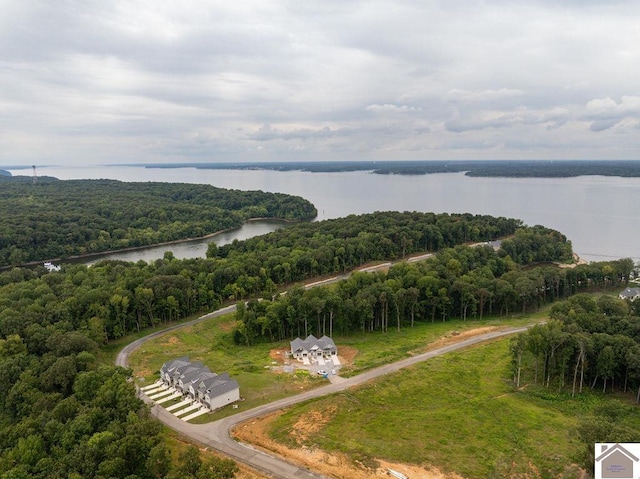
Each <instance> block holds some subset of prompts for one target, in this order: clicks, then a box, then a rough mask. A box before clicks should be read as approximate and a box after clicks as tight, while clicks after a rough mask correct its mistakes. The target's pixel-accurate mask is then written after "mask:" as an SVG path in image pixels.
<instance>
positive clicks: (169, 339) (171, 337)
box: [161, 334, 182, 346]
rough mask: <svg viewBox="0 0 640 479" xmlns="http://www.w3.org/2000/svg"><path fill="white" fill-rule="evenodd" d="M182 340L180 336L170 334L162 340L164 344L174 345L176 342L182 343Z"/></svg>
mask: <svg viewBox="0 0 640 479" xmlns="http://www.w3.org/2000/svg"><path fill="white" fill-rule="evenodd" d="M181 342H182V341H180V339H179V338H178V336H174V335H172V334H171V335H168V336H166V337H165V339H164V341H162V343H161V344H162V346H172V345H175V344H180V343H181Z"/></svg>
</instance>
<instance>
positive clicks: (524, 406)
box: [271, 340, 581, 478]
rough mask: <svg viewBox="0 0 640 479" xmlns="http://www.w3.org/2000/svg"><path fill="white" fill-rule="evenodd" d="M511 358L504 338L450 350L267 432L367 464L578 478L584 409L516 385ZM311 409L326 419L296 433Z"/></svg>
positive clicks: (290, 416)
mask: <svg viewBox="0 0 640 479" xmlns="http://www.w3.org/2000/svg"><path fill="white" fill-rule="evenodd" d="M509 362H510V357H509V352H508V340H499V341H494V342H492V343H489V344H485V345H481V346H476V347H473V348H469V349H466V350H465V351H461V352H456V353H450V354H447V355H445V356H441V357H438V358H435V359H432V360H429V361H427V362H425V363H422V364H420V365H417V366H415V367H412V368H409V369H405V370H402V371H401V372H399V373H397V374H393V375H389V376H386V377H384V379H381V380H378V381H375V382H372V383H369V384H367V385H365V386H363V387H360V388H358V389H356V390H349V391H346V392H343V393H340V394H336V395H334V396H331V397H328V398H325V399H322V400H319V401H315V402H312V403H307V404H304V405H300V406H297V407H293V408H291V409H290V410H288V411H287V412H286V413H285V414H284V415H283V416H281V417H279V418H278V419H277V421H276V422H275V423H274V424H273V427H272V431H271V434H272V436H273V437H274V438H275V439H276V440H278V441H282V442H284V443H288V444H290V445H302V444H304V445H306V446H309V447H319V448H321V449H324V450H326V451H329V452H331V451H339V452H342V453H345V454H347V455H348V456H349V457H351V458H353V459H354V460H358V461H360V462H362V463H364V464H367V463H371V462H372V461H374V460H375V459H376V458H378V459H387V460H391V461H398V462H405V463H413V464H417V465H420V464H429V465H433V466H437V467H438V468H440V469H441V470H443V471H446V472H456V473H458V474H461V475H462V476H464V477H466V478H487V477H549V478H552V477H553V478H558V477H578V474H577V468H576V467H575V466H573V465H572V463H573V458H574V457H576V454H577V452H578V448H579V447H580V445H579V443H578V442H577V441H576V440H575V439H574V432H575V431H574V428H575V426H576V424H577V419H578V416H579V415H580V414H581V411H580V410H575V411H573V412H571V408H568V407H566V405H565V406H563V407H562V408H556V407H555V405H554V403H553V402H552V401H551V402H549V401H545V400H543V399H540V397H539V396H537V397H534V396H531V395H529V394H528V393H527V392H517V391H515V390H514V389H513V387H512V384H511V381H510V380H509V378H510V371H509ZM561 409H564V411H562V410H561ZM314 411H321V412H322V413H323V414H324V415H325V418H326V419H328V420H327V421H326V422H325V421H323V424H319V425H318V430H317V431H315V432H314V433H313V434H311V435H309V437H307V438H305V439H304V440H302V441H300V440H299V439H296V437H297V436H296V434H295V424H296V422H297V421H299V420H300V418H301V417H303V418H304V417H305V416H306V415H307V414H308V415H309V416H308V417H309V418H312V417H314V415H313V414H312V413H313V412H314Z"/></svg>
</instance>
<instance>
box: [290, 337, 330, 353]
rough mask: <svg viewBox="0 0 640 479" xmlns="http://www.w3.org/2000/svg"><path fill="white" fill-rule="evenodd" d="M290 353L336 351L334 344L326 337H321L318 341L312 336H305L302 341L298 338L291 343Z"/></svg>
mask: <svg viewBox="0 0 640 479" xmlns="http://www.w3.org/2000/svg"><path fill="white" fill-rule="evenodd" d="M290 344H291V351H294V352H295V351H312V350H314V349H321V350H323V351H330V350H331V349H336V343H334V342H333V339H331V338H330V337H328V336H322V337H321V338H320V339H318V338H316V337H315V336H314V335H313V334H310V335H309V336H307V339H305V340H304V341H303V340H302V339H300V338H296V339H294V340H293V341H291V343H290Z"/></svg>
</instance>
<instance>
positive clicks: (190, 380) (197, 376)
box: [160, 357, 240, 411]
mask: <svg viewBox="0 0 640 479" xmlns="http://www.w3.org/2000/svg"><path fill="white" fill-rule="evenodd" d="M160 378H161V379H162V382H163V383H165V384H166V385H167V386H171V387H174V388H175V389H176V390H177V391H179V392H181V393H182V395H183V396H188V397H190V398H191V399H193V400H195V401H198V402H200V403H201V404H203V405H205V406H207V407H208V408H209V409H210V410H212V411H213V410H214V409H218V408H221V407H222V406H226V405H227V404H231V403H233V402H236V401H239V400H240V385H239V384H238V381H236V380H235V379H231V378H230V377H229V374H228V373H222V374H216V373H214V372H212V371H211V370H209V368H208V367H207V366H205V365H204V364H202V363H200V362H194V363H192V362H191V361H189V358H187V357H182V358H178V359H172V360H171V361H167V362H166V363H164V364H163V365H162V367H161V368H160Z"/></svg>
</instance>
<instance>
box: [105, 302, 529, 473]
mask: <svg viewBox="0 0 640 479" xmlns="http://www.w3.org/2000/svg"><path fill="white" fill-rule="evenodd" d="M234 310H235V306H228V307H226V308H223V309H220V310H218V311H215V312H213V313H210V314H207V315H205V316H202V317H200V318H198V319H196V320H194V321H190V322H187V323H183V324H179V325H175V326H172V327H170V328H167V329H165V330H163V331H158V332H155V333H153V334H150V335H148V336H145V337H144V338H140V339H138V340H136V341H134V342H133V343H131V344H129V345H128V346H126V347H125V348H124V349H123V350H122V351H120V353H119V354H118V357H117V359H116V364H117V365H119V366H124V367H126V366H127V360H128V357H129V354H131V353H132V352H133V351H135V350H136V349H138V348H139V347H140V346H141V345H142V344H144V343H145V342H147V341H149V340H151V339H153V338H155V337H158V336H160V335H162V334H165V333H166V332H168V331H172V330H175V329H178V328H182V327H185V326H188V325H191V324H194V323H197V322H200V321H204V320H206V319H209V318H213V317H216V316H220V315H222V314H227V313H230V312H232V311H234ZM526 329H527V328H526V327H520V328H508V329H503V330H499V331H493V332H490V333H486V334H481V335H478V336H474V337H471V338H468V339H464V340H461V341H459V342H456V343H454V344H450V345H448V346H443V347H441V348H438V349H434V350H431V351H428V352H426V353H422V354H418V355H415V356H411V357H409V358H406V359H403V360H401V361H397V362H395V363H391V364H387V365H384V366H381V367H379V368H376V369H371V370H369V371H366V372H364V373H362V374H359V375H357V376H353V377H350V378H343V379H342V380H341V381H339V382H335V383H330V384H328V385H326V386H322V387H320V388H317V389H314V390H311V391H307V392H304V393H301V394H298V395H296V396H292V397H288V398H285V399H281V400H278V401H274V402H272V403H269V404H265V405H264V406H259V407H256V408H254V409H250V410H248V411H243V412H240V413H238V414H235V415H233V416H229V417H226V418H224V419H220V420H218V421H214V422H211V423H208V424H189V423H187V422H184V421H183V420H181V419H179V418H177V417H176V416H174V415H173V414H171V413H169V412H167V411H166V410H165V409H164V408H163V407H161V406H157V405H156V406H153V408H152V413H153V415H154V416H155V417H157V418H158V420H160V421H162V422H163V423H164V424H166V425H167V426H169V427H170V428H172V429H174V430H176V431H178V432H180V433H181V434H184V435H185V436H188V437H190V438H191V439H192V440H194V441H197V442H199V443H201V444H204V445H206V446H209V447H211V448H213V449H215V450H217V451H219V452H221V453H223V454H225V455H227V456H229V457H232V458H234V459H235V460H237V461H240V462H243V463H245V464H247V465H249V466H251V467H253V468H255V469H257V470H259V471H261V472H263V473H265V474H267V475H269V476H270V477H274V478H278V479H319V478H326V476H323V475H320V474H318V473H315V472H313V471H310V470H308V469H304V468H301V467H300V466H297V465H294V464H291V463H289V462H286V461H285V460H284V459H281V458H279V457H275V456H271V455H269V454H266V453H264V452H261V451H258V450H256V449H254V448H252V447H251V446H250V445H247V444H243V443H240V442H237V441H235V440H234V439H232V438H231V436H230V431H231V429H232V428H233V427H234V426H235V425H236V424H239V423H241V422H244V421H246V420H248V419H251V418H254V417H258V416H264V415H265V414H269V413H272V412H274V411H278V410H279V409H283V408H286V407H288V406H291V405H293V404H296V403H299V402H302V401H306V400H308V399H312V398H318V397H321V396H325V395H327V394H333V393H336V392H338V391H342V390H345V389H348V388H351V387H354V386H357V385H359V384H362V383H365V382H367V381H371V380H372V379H375V378H379V377H381V376H384V375H385V374H390V373H394V372H396V371H398V370H400V369H402V368H406V367H408V366H411V365H413V364H416V363H419V362H422V361H426V360H428V359H431V358H433V357H435V356H440V355H442V354H446V353H448V352H451V351H455V350H458V349H462V348H466V347H469V346H472V345H474V344H478V343H482V342H485V341H489V340H491V339H495V338H499V337H503V336H507V335H510V334H515V333H519V332H522V331H525V330H526Z"/></svg>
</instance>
